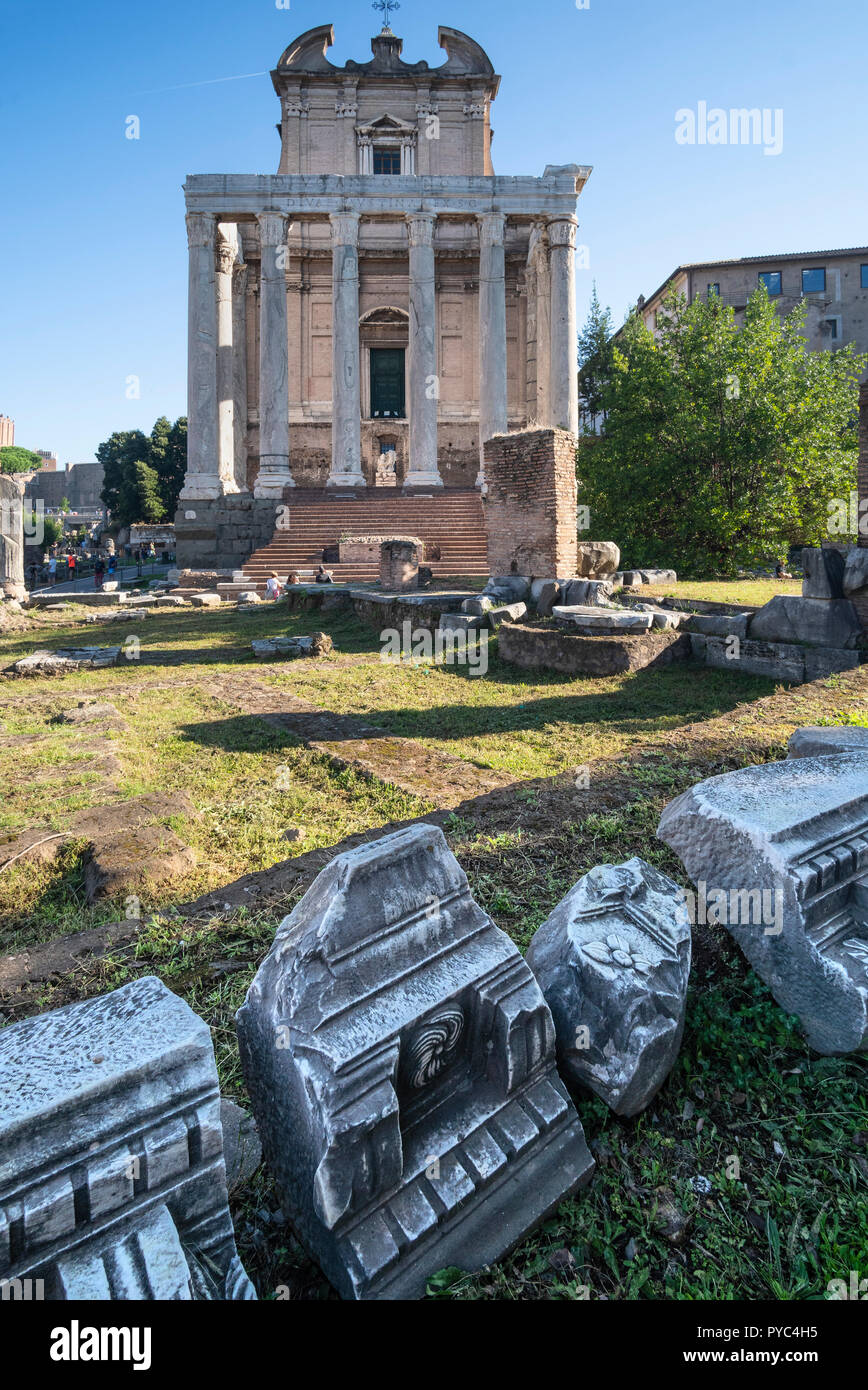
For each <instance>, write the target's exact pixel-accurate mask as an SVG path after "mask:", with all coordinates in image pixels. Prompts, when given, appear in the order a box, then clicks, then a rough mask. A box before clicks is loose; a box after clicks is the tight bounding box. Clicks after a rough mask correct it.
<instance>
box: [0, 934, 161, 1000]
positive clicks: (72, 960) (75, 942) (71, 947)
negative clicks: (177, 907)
mask: <svg viewBox="0 0 868 1390" xmlns="http://www.w3.org/2000/svg"><path fill="white" fill-rule="evenodd" d="M140 925H141V924H140V923H139V922H138V921H137V920H132V919H131V920H129V921H124V922H107V923H106V924H105V926H102V927H94V928H92V929H91V930H90V931H80V932H75V933H74V934H73V935H72V936H61V937H58V939H57V940H56V941H49V942H47V943H46V945H44V946H34V947H33V949H32V950H30V951H21V952H19V953H18V954H17V955H14V956H3V957H0V1000H2V1001H3V1003H4V1004H5V1003H6V1002H7V1000H12V1001H13V1002H14V1000H15V997H16V996H17V995H18V994H19V993H20V992H21V991H22V990H28V989H31V988H32V987H33V986H35V985H40V984H45V983H46V982H47V981H49V980H53V979H57V978H58V977H60V976H63V975H69V974H70V973H71V972H72V971H73V970H75V969H76V968H77V967H78V966H80V965H82V964H84V963H86V962H87V961H91V960H93V959H95V958H99V957H102V956H104V955H106V954H108V952H109V951H112V950H114V949H115V948H116V947H118V946H126V945H128V944H129V943H130V942H131V941H133V940H135V938H136V936H137V935H138V932H139V927H140Z"/></svg>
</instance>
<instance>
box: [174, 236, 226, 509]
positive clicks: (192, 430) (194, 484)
mask: <svg viewBox="0 0 868 1390" xmlns="http://www.w3.org/2000/svg"><path fill="white" fill-rule="evenodd" d="M214 227H215V222H214V217H213V215H212V214H211V213H210V212H188V213H187V248H188V254H189V272H190V274H189V290H188V295H187V474H186V477H185V478H184V486H183V488H182V489H181V498H180V500H181V501H185V502H186V501H191V502H192V501H195V500H196V499H202V500H205V499H209V498H214V497H219V496H220V493H221V488H220V474H219V470H218V453H217V291H216V273H215V268H214Z"/></svg>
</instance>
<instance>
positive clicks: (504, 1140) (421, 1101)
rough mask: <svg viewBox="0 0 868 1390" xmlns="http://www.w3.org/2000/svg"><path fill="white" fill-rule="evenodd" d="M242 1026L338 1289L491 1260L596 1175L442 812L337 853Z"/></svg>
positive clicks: (384, 1285) (301, 1216)
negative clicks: (439, 817)
mask: <svg viewBox="0 0 868 1390" xmlns="http://www.w3.org/2000/svg"><path fill="white" fill-rule="evenodd" d="M237 1024H238V1039H239V1047H240V1052H241V1060H242V1066H243V1069H244V1074H245V1077H246V1080H247V1086H248V1091H249V1093H250V1097H251V1101H252V1105H253V1111H254V1115H255V1117H256V1121H257V1126H258V1129H259V1135H260V1138H261V1140H262V1144H263V1148H264V1151H265V1155H266V1159H267V1161H268V1164H269V1167H270V1169H271V1172H272V1173H273V1175H274V1177H275V1180H276V1183H277V1187H278V1190H279V1193H280V1197H281V1204H282V1207H283V1210H284V1212H285V1213H286V1214H287V1216H288V1217H289V1218H290V1220H291V1221H292V1223H293V1226H294V1229H295V1231H296V1233H297V1234H298V1236H299V1237H300V1239H301V1240H302V1241H303V1243H304V1244H305V1246H306V1247H307V1249H308V1250H309V1252H310V1253H311V1255H312V1256H313V1257H314V1258H315V1259H316V1260H317V1261H318V1262H319V1264H320V1265H321V1267H322V1269H323V1271H324V1272H325V1274H326V1275H327V1277H328V1278H329V1279H330V1280H331V1282H332V1284H333V1285H334V1286H335V1288H337V1289H338V1291H339V1292H340V1293H341V1294H342V1295H343V1296H344V1297H345V1298H357V1299H400V1298H417V1297H419V1296H421V1295H422V1294H423V1293H424V1291H425V1287H426V1282H427V1280H428V1278H429V1277H430V1276H431V1275H432V1274H433V1273H434V1272H435V1271H436V1270H438V1269H442V1268H444V1267H446V1266H451V1265H457V1266H459V1267H460V1268H462V1269H465V1270H469V1271H473V1270H478V1269H480V1268H482V1267H483V1266H485V1265H488V1264H491V1263H492V1261H494V1260H497V1259H499V1258H500V1256H501V1255H503V1254H504V1253H505V1252H506V1251H507V1250H509V1249H510V1248H511V1247H512V1246H513V1245H514V1244H515V1243H516V1242H517V1241H518V1240H520V1239H521V1238H522V1237H523V1236H524V1235H525V1234H526V1233H527V1232H528V1231H529V1230H530V1229H531V1228H532V1227H533V1226H535V1225H536V1224H537V1223H538V1222H539V1221H540V1220H542V1219H544V1217H545V1216H546V1214H547V1213H548V1212H550V1211H552V1210H553V1209H554V1207H556V1206H557V1204H558V1203H559V1202H561V1201H562V1200H563V1199H564V1198H565V1197H566V1196H568V1195H570V1194H571V1193H573V1192H575V1191H576V1190H577V1189H578V1188H579V1187H580V1186H581V1185H582V1184H583V1183H585V1182H587V1181H588V1179H589V1178H590V1174H591V1170H592V1167H593V1163H592V1159H591V1157H590V1154H589V1153H588V1149H587V1146H586V1144H585V1139H584V1134H583V1132H582V1127H581V1123H580V1121H579V1118H578V1115H577V1114H576V1112H575V1109H574V1108H573V1105H572V1103H571V1101H570V1099H569V1097H568V1095H567V1093H566V1091H565V1089H564V1087H563V1084H562V1082H561V1081H560V1079H559V1077H558V1075H557V1070H556V1065H555V1039H554V1028H553V1025H552V1019H551V1014H550V1012H549V1009H548V1006H547V1004H546V1002H545V1000H544V999H543V996H542V993H541V991H540V989H539V986H538V985H537V983H536V981H535V980H534V978H533V975H532V974H531V972H530V970H529V969H528V967H527V965H526V963H525V962H524V960H523V959H522V957H521V956H520V954H519V952H518V951H517V949H516V947H515V946H514V945H513V943H512V942H511V941H510V940H509V938H508V937H507V936H506V935H505V934H504V933H503V932H501V931H499V930H498V929H497V927H496V926H495V925H494V923H493V922H492V921H491V919H490V918H489V917H488V916H487V915H486V914H485V912H483V911H482V909H481V908H480V907H479V906H478V905H477V904H476V903H475V902H474V900H473V898H472V897H471V895H470V891H469V888H468V885H467V879H466V877H465V875H464V873H463V871H462V869H461V868H460V866H459V864H458V863H457V861H456V859H455V858H454V856H453V855H452V854H451V853H450V851H449V849H448V848H447V845H446V841H445V839H444V836H443V833H442V831H441V830H440V829H439V828H438V827H436V826H433V825H426V824H417V825H413V826H410V827H408V828H406V829H404V830H399V831H397V832H396V833H394V834H391V835H386V836H384V837H383V838H382V839H379V840H376V841H373V842H372V843H368V844H364V845H360V846H359V847H358V848H356V849H354V850H350V851H348V852H347V853H345V854H340V855H337V856H336V857H335V858H334V859H333V860H332V861H331V863H330V864H329V865H328V866H327V867H326V868H325V869H324V870H323V871H322V873H320V875H319V876H318V878H317V879H316V880H315V882H314V883H313V885H312V887H311V888H310V889H309V890H308V892H307V893H306V894H305V896H304V898H302V900H301V902H300V903H299V904H298V905H297V907H296V908H295V909H294V911H293V912H292V913H291V914H290V916H289V917H287V918H286V919H285V920H284V921H283V922H282V923H281V925H280V927H279V928H278V931H277V936H276V939H275V943H274V946H273V948H272V950H271V952H270V953H269V955H268V956H267V957H266V959H265V961H264V962H263V964H262V966H261V967H260V969H259V971H258V973H257V975H256V978H255V979H254V981H253V984H252V985H251V987H250V990H249V992H248V995H247V999H246V1001H245V1003H244V1005H243V1006H242V1008H241V1010H240V1011H239V1013H238V1015H237Z"/></svg>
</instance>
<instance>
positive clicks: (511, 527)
mask: <svg viewBox="0 0 868 1390" xmlns="http://www.w3.org/2000/svg"><path fill="white" fill-rule="evenodd" d="M485 480H486V483H487V485H488V494H487V496H486V498H485V508H484V511H485V530H486V535H487V537H488V563H489V567H490V571H491V573H492V574H496V575H506V574H522V575H527V576H529V577H538V576H543V577H547V576H549V575H561V574H563V575H574V574H575V573H576V565H577V543H578V537H577V533H576V439H575V436H574V435H573V434H571V433H570V432H569V431H568V430H524V431H522V432H520V433H516V434H498V435H495V436H494V438H493V439H488V440H486V442H485Z"/></svg>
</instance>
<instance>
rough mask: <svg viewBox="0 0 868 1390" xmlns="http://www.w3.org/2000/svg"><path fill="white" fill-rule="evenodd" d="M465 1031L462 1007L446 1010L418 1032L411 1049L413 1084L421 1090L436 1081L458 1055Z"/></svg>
mask: <svg viewBox="0 0 868 1390" xmlns="http://www.w3.org/2000/svg"><path fill="white" fill-rule="evenodd" d="M463 1032H464V1015H463V1013H462V1012H461V1010H460V1009H446V1010H444V1012H443V1013H440V1014H438V1015H437V1017H436V1018H430V1019H429V1020H428V1022H427V1023H423V1024H422V1027H421V1028H419V1029H418V1030H417V1032H416V1033H414V1035H413V1037H412V1038H411V1040H410V1045H409V1048H408V1062H407V1072H408V1075H409V1078H410V1085H411V1086H413V1087H415V1088H416V1089H417V1090H419V1089H421V1087H423V1086H427V1085H429V1083H430V1082H432V1081H434V1080H436V1078H437V1077H438V1076H439V1075H440V1073H441V1072H442V1071H445V1069H446V1067H448V1066H449V1063H450V1062H452V1061H453V1060H454V1058H455V1050H456V1048H457V1047H458V1043H459V1041H460V1039H461V1034H462V1033H463Z"/></svg>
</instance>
